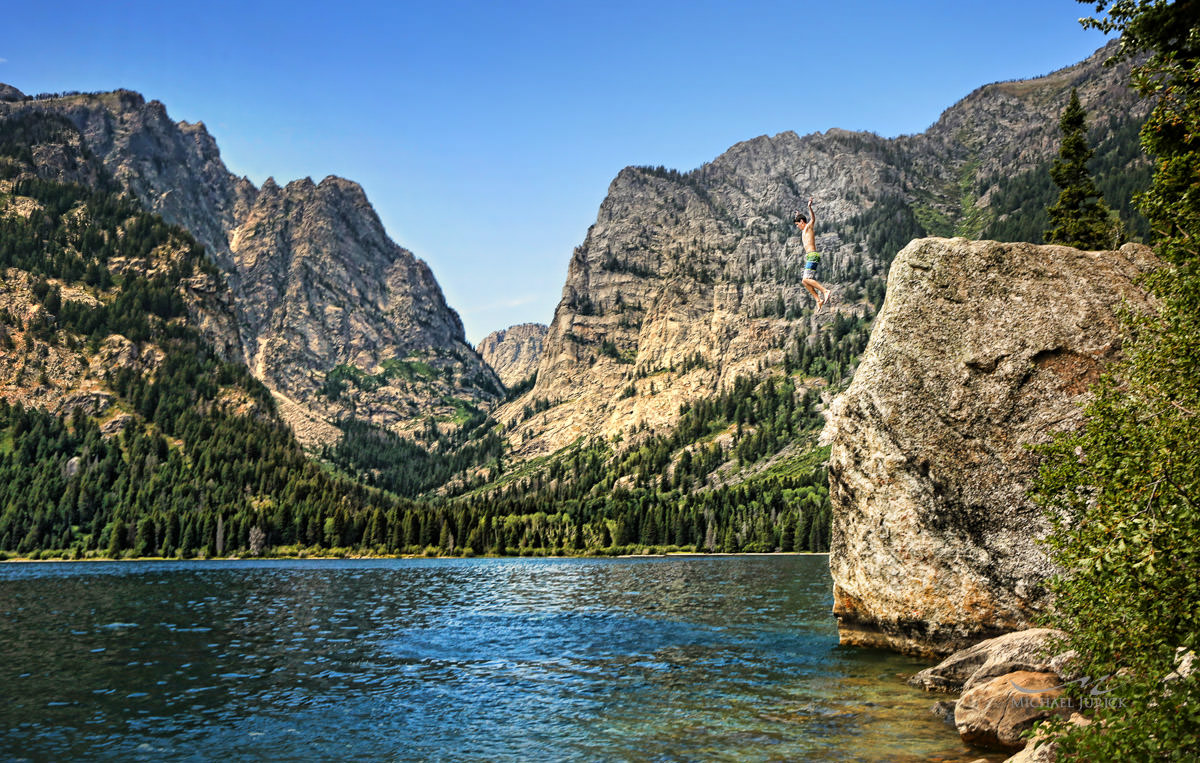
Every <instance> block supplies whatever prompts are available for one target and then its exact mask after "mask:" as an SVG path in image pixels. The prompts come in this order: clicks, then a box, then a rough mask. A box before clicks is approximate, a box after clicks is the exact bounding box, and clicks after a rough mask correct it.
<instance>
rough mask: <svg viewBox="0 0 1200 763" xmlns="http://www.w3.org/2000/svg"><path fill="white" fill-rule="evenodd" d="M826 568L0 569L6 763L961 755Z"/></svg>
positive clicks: (965, 756) (401, 563) (627, 564)
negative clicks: (856, 635)
mask: <svg viewBox="0 0 1200 763" xmlns="http://www.w3.org/2000/svg"><path fill="white" fill-rule="evenodd" d="M831 606H832V594H831V582H830V578H829V571H828V560H827V557H825V556H823V555H818V556H782V555H780V556H741V557H683V558H666V559H663V558H654V559H614V560H595V559H562V560H559V559H545V560H540V559H537V560H535V559H469V560H467V559H413V560H345V561H342V560H322V561H263V562H245V561H242V562H228V561H213V562H123V563H74V564H71V563H28V564H26V563H21V564H13V563H10V564H3V565H0V692H3V697H4V702H3V703H0V757H2V758H4V759H7V760H12V759H15V760H82V759H86V760H223V761H241V760H364V761H366V760H445V761H526V760H555V761H557V760H566V761H592V760H637V761H642V760H645V761H684V760H688V761H691V760H722V761H723V760H730V761H732V760H739V761H741V760H751V761H753V760H814V761H823V760H864V761H867V760H870V761H875V760H890V761H916V760H931V759H932V760H973V759H975V758H977V757H979V754H978V753H977V752H972V751H970V750H968V749H966V748H964V747H963V746H962V744H961V743H960V742H959V740H958V737H957V735H956V734H955V733H954V730H953V729H952V728H951V727H949V726H946V725H944V724H943V723H942V722H941V721H939V720H938V719H937V718H935V717H933V716H932V715H931V714H930V713H929V712H928V708H929V706H930V705H931V704H932V703H933V701H934V700H935V699H938V697H936V696H933V695H929V694H925V693H924V692H921V691H918V690H915V689H911V688H909V687H907V686H905V685H904V683H903V678H904V677H906V676H907V675H909V674H911V673H913V672H915V671H916V670H919V669H920V668H922V667H925V666H926V664H927V663H924V662H919V661H914V660H910V659H907V658H904V657H901V656H898V655H894V654H890V653H884V652H876V651H871V650H858V649H849V648H843V647H840V646H838V643H837V630H836V626H835V623H834V620H833V618H832V616H831V614H830V607H831Z"/></svg>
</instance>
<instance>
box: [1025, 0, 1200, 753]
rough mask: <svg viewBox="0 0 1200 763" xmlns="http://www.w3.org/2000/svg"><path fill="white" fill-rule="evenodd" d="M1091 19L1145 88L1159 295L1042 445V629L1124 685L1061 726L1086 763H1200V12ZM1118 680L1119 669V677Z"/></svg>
mask: <svg viewBox="0 0 1200 763" xmlns="http://www.w3.org/2000/svg"><path fill="white" fill-rule="evenodd" d="M1097 10H1100V11H1103V12H1104V13H1105V14H1106V15H1105V16H1104V17H1103V18H1101V19H1099V20H1093V21H1091V24H1092V25H1094V26H1098V27H1100V28H1102V29H1106V30H1120V31H1122V32H1123V33H1124V34H1123V37H1122V51H1123V54H1124V55H1131V54H1136V53H1139V52H1143V51H1145V52H1148V53H1149V54H1150V56H1149V58H1148V60H1147V61H1146V62H1145V63H1143V64H1141V65H1139V66H1137V67H1135V83H1136V84H1137V86H1138V88H1139V90H1140V91H1141V92H1142V93H1143V94H1145V95H1147V96H1151V97H1154V98H1155V99H1156V103H1155V108H1154V111H1153V112H1152V114H1151V115H1150V118H1149V119H1148V120H1147V122H1146V125H1145V127H1144V128H1143V131H1142V141H1143V145H1144V146H1145V147H1146V148H1147V150H1149V151H1151V152H1152V153H1153V154H1154V155H1155V161H1156V163H1155V176H1154V181H1153V184H1152V185H1151V188H1150V190H1149V191H1148V192H1147V193H1146V194H1145V195H1144V196H1143V197H1142V205H1143V209H1144V210H1145V211H1146V214H1147V217H1148V218H1149V220H1150V223H1151V225H1152V227H1153V230H1154V232H1155V234H1156V236H1157V240H1156V245H1157V248H1158V251H1159V253H1160V254H1161V256H1162V257H1163V258H1164V259H1165V260H1167V261H1168V262H1171V263H1174V265H1175V266H1174V267H1167V268H1164V269H1162V270H1160V271H1158V272H1156V273H1154V274H1153V275H1152V276H1150V277H1148V278H1147V279H1146V282H1145V285H1146V286H1147V288H1148V289H1149V290H1150V291H1151V292H1152V293H1153V294H1155V295H1156V296H1158V298H1159V299H1160V300H1161V304H1160V307H1159V309H1158V312H1157V313H1155V314H1152V315H1130V316H1128V318H1127V320H1126V328H1127V332H1126V333H1127V336H1126V340H1125V343H1124V347H1123V351H1124V355H1125V357H1124V360H1123V361H1122V362H1121V363H1119V364H1118V365H1117V366H1116V367H1114V368H1113V369H1112V370H1111V372H1110V374H1109V375H1108V376H1106V377H1105V378H1104V379H1103V380H1102V382H1101V384H1100V385H1099V387H1098V388H1097V390H1096V398H1095V400H1094V401H1093V402H1092V403H1091V404H1090V405H1089V406H1088V408H1087V411H1086V421H1085V425H1084V427H1083V429H1082V430H1081V431H1080V432H1078V433H1076V434H1074V435H1071V436H1068V437H1063V438H1060V439H1059V441H1058V442H1056V443H1055V445H1054V446H1053V447H1052V448H1051V449H1050V451H1049V453H1048V457H1047V460H1046V462H1045V463H1044V465H1043V467H1042V472H1041V477H1040V480H1039V484H1038V486H1037V489H1036V491H1035V495H1036V497H1037V498H1038V500H1039V501H1040V502H1041V503H1043V504H1044V505H1045V506H1046V507H1047V508H1048V510H1049V511H1050V512H1051V516H1053V517H1054V518H1055V525H1054V532H1053V533H1052V534H1051V535H1050V537H1049V539H1048V540H1049V543H1050V547H1051V548H1052V550H1053V552H1054V556H1055V558H1056V560H1057V561H1058V563H1059V564H1060V565H1062V567H1063V568H1064V570H1065V574H1064V575H1063V576H1061V577H1060V578H1058V579H1057V580H1055V581H1054V583H1053V588H1054V591H1055V593H1056V606H1055V611H1054V612H1053V613H1052V615H1051V616H1050V621H1051V622H1052V623H1053V624H1055V625H1057V626H1058V627H1061V628H1063V629H1064V630H1066V631H1067V633H1068V634H1069V640H1070V642H1071V645H1072V646H1073V647H1074V648H1076V649H1077V650H1079V653H1080V655H1081V657H1080V663H1079V664H1078V666H1077V667H1078V669H1079V670H1080V671H1081V672H1082V673H1084V674H1086V675H1090V676H1092V677H1094V678H1098V677H1101V676H1107V675H1111V674H1117V675H1116V676H1115V677H1114V678H1113V679H1111V680H1112V683H1111V688H1112V692H1111V694H1110V695H1108V696H1110V697H1113V698H1115V699H1117V700H1119V701H1120V705H1119V706H1118V707H1108V708H1104V709H1100V710H1098V711H1097V713H1096V714H1097V716H1098V718H1097V720H1098V722H1097V723H1094V724H1092V725H1091V726H1088V727H1085V728H1068V729H1063V728H1062V724H1060V725H1059V727H1060V730H1063V731H1064V733H1065V736H1064V737H1063V739H1062V741H1061V745H1062V746H1061V753H1060V754H1061V755H1062V756H1064V757H1066V758H1067V759H1079V760H1194V759H1196V758H1197V757H1200V709H1198V708H1200V703H1198V702H1197V700H1200V679H1198V678H1197V676H1195V675H1193V676H1192V677H1191V678H1187V679H1181V680H1179V681H1176V682H1174V683H1171V684H1169V685H1167V684H1163V683H1162V682H1161V679H1162V678H1163V677H1164V676H1165V675H1167V674H1168V673H1169V672H1170V671H1171V670H1172V669H1173V668H1174V666H1175V655H1176V650H1177V649H1179V648H1182V649H1185V650H1195V649H1197V648H1198V647H1200V644H1198V642H1200V608H1197V606H1196V603H1197V601H1200V505H1198V504H1200V449H1197V447H1196V443H1197V442H1198V441H1200V364H1198V363H1197V362H1196V358H1197V357H1200V252H1198V251H1197V247H1196V241H1197V240H1198V238H1197V237H1198V236H1200V194H1197V193H1196V192H1195V190H1196V185H1197V178H1198V177H1200V172H1198V168H1200V155H1198V154H1197V150H1198V149H1200V137H1198V132H1197V129H1196V127H1197V126H1198V125H1200V118H1198V117H1200V25H1198V24H1197V21H1198V20H1200V4H1198V3H1196V2H1194V1H1189V2H1177V3H1173V4H1167V3H1163V2H1149V1H1148V0H1142V1H1141V2H1133V1H1132V0H1122V1H1121V2H1114V3H1101V4H1099V5H1098V6H1097ZM1118 671H1120V672H1119V673H1118Z"/></svg>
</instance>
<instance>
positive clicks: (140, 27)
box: [0, 0, 1104, 342]
mask: <svg viewBox="0 0 1200 763" xmlns="http://www.w3.org/2000/svg"><path fill="white" fill-rule="evenodd" d="M1091 8H1092V6H1090V5H1082V4H1079V3H1077V2H1074V0H1009V1H1008V2H980V1H978V0H938V1H936V2H920V1H919V0H914V2H906V3H898V2H894V1H885V0H841V1H840V2H828V3H814V2H807V1H805V2H772V1H771V0H745V1H743V2H707V1H705V0H698V1H693V2H684V1H683V0H670V1H663V2H655V0H637V1H629V0H609V1H607V2H586V3H585V2H570V1H569V0H562V1H560V2H508V3H506V2H465V1H463V0H442V1H441V2H433V1H432V0H430V1H429V2H423V3H415V2H408V1H406V0H400V1H399V2H391V3H383V2H379V3H367V2H353V1H352V0H348V1H347V2H341V3H316V2H311V0H295V1H293V2H286V3H285V2H266V3H254V2H249V3H246V4H245V6H244V7H243V4H242V3H225V2H206V3H177V2H167V1H166V0H162V1H160V2H156V3H149V2H111V3H97V2H94V1H91V0H89V2H78V0H68V1H67V2H59V3H34V2H21V3H10V4H9V5H8V7H6V8H5V10H4V14H3V15H4V22H3V30H2V31H0V61H2V62H0V82H7V83H9V84H12V85H14V86H15V87H17V88H19V89H21V90H23V91H25V92H26V93H38V92H49V91H60V90H111V89H115V88H118V87H125V88H130V89H132V90H137V91H140V92H142V93H143V94H145V95H146V97H147V98H156V99H158V100H161V101H163V102H164V103H165V104H166V105H167V110H168V113H169V114H170V115H171V116H172V118H174V119H186V120H188V121H197V120H202V121H204V122H205V123H206V124H207V125H208V128H209V130H210V131H211V132H212V133H213V134H214V135H215V136H216V138H217V142H218V144H219V145H220V147H221V152H222V156H223V157H224V160H225V162H226V164H227V165H228V166H229V168H230V169H231V170H232V171H233V172H236V173H238V174H244V175H248V176H249V177H250V179H251V180H253V181H254V182H255V183H256V184H261V183H262V181H263V180H265V179H266V178H267V177H269V176H273V177H275V178H276V180H278V181H280V182H286V181H288V180H292V179H296V178H300V177H305V176H311V177H312V178H314V179H315V180H320V179H321V178H323V177H324V176H326V175H330V174H335V175H342V176H344V177H348V178H350V179H352V180H356V181H358V182H359V183H361V184H362V185H363V186H364V187H365V188H366V190H367V194H368V196H369V197H370V199H371V201H372V202H373V203H374V205H375V208H376V209H377V210H378V211H379V214H380V216H381V217H382V218H383V221H384V224H385V225H386V226H387V229H388V232H389V233H390V234H391V236H392V238H394V239H395V240H396V241H397V242H398V243H400V244H401V245H403V246H405V247H407V248H409V249H411V250H412V251H413V252H414V253H415V254H416V255H417V256H418V257H421V258H423V259H425V260H426V261H427V262H429V264H430V266H431V267H432V268H433V271H434V273H435V274H436V276H437V278H438V281H439V282H440V283H441V285H442V288H443V290H444V291H445V293H446V298H447V300H448V301H449V302H450V304H451V306H453V307H454V308H455V309H457V310H458V312H459V314H460V315H462V317H463V322H464V323H465V325H466V329H467V337H468V339H470V340H471V341H472V342H475V341H478V340H479V339H480V338H482V337H483V336H484V335H485V334H487V333H488V332H490V331H493V330H496V329H500V328H504V327H506V326H509V325H511V324H514V323H521V322H525V321H539V322H543V323H548V322H549V321H550V319H551V317H552V316H553V310H554V306H555V304H556V303H557V302H558V298H559V296H560V292H561V289H562V284H563V280H564V278H565V276H566V270H567V262H568V259H569V257H570V254H571V250H572V248H573V247H575V246H577V245H578V244H580V243H581V242H582V241H583V237H584V234H585V233H586V231H587V227H588V225H590V224H591V223H592V222H593V221H594V219H595V216H596V211H597V208H598V206H599V204H600V202H601V201H602V200H603V198H604V194H605V192H606V190H607V188H608V184H609V182H610V181H611V180H612V178H613V177H614V176H615V175H616V173H617V172H618V171H620V169H621V168H622V167H624V166H626V165H630V164H653V165H658V164H663V165H666V166H668V167H674V168H677V169H680V170H688V169H692V168H694V167H697V166H699V165H701V164H703V163H704V162H706V161H709V160H711V159H713V158H714V157H716V156H717V155H719V154H720V153H722V152H723V151H724V150H725V149H727V148H728V147H729V146H731V145H733V144H734V143H737V142H738V141H742V140H747V139H749V138H753V137H755V136H758V135H763V134H772V135H773V134H775V133H779V132H783V131H785V130H794V131H795V132H797V133H800V134H802V135H803V134H806V133H810V132H816V131H824V130H827V129H829V128H831V127H842V128H847V129H857V130H871V131H874V132H877V133H879V134H881V135H885V136H894V135H900V134H906V133H914V132H920V131H922V130H924V129H925V128H926V127H928V126H929V125H930V124H931V123H933V122H934V121H935V120H936V119H937V117H938V115H939V114H940V113H941V112H942V110H944V109H945V108H947V107H948V106H950V105H951V104H953V103H954V102H955V101H957V100H958V99H960V98H962V97H963V96H965V95H966V94H967V93H969V92H970V91H971V90H973V89H975V88H976V87H978V86H980V85H983V84H986V83H988V82H994V81H997V80H1006V79H1014V78H1023V77H1032V76H1037V75H1041V74H1045V73H1047V72H1049V71H1052V70H1054V69H1057V68H1060V67H1062V66H1066V65H1069V64H1072V63H1074V62H1076V61H1079V60H1081V59H1083V58H1085V57H1086V56H1088V55H1089V54H1091V53H1092V52H1093V51H1094V50H1095V49H1096V48H1098V47H1100V46H1101V45H1103V44H1104V37H1103V36H1102V35H1100V34H1099V33H1098V32H1095V31H1085V30H1083V29H1082V28H1081V27H1080V25H1079V23H1078V21H1077V20H1078V18H1079V17H1080V16H1083V15H1086V14H1087V13H1088V12H1090V10H1091Z"/></svg>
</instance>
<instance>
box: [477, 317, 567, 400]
mask: <svg viewBox="0 0 1200 763" xmlns="http://www.w3.org/2000/svg"><path fill="white" fill-rule="evenodd" d="M548 330H549V328H548V327H547V326H545V325H543V324H541V323H521V324H518V325H516V326H509V327H508V328H506V329H503V330H501V331H493V332H492V333H490V334H488V335H487V336H485V337H484V338H483V341H481V342H480V343H479V346H478V347H476V348H475V349H476V350H477V351H478V352H479V355H480V357H482V358H483V361H484V362H485V363H487V364H488V365H489V366H491V367H492V369H493V370H494V371H495V372H496V373H497V374H498V375H499V376H500V381H502V382H504V386H505V387H512V386H514V385H516V384H519V383H520V382H523V381H525V380H526V379H528V378H529V377H530V376H533V374H534V373H536V372H537V367H538V361H539V360H541V359H542V342H544V341H545V339H546V332H547V331H548Z"/></svg>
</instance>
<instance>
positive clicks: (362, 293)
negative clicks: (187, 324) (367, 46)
mask: <svg viewBox="0 0 1200 763" xmlns="http://www.w3.org/2000/svg"><path fill="white" fill-rule="evenodd" d="M29 112H39V113H50V114H56V115H59V116H61V117H64V118H65V119H66V120H68V121H69V123H70V124H72V125H74V127H75V128H76V129H77V130H78V133H79V135H80V136H81V138H82V145H83V147H84V148H85V149H86V150H87V151H88V152H89V153H90V154H91V155H94V156H95V157H97V158H98V160H99V162H100V163H101V164H102V166H103V167H104V169H105V170H106V171H107V172H108V173H109V174H111V175H112V176H113V177H114V178H115V179H116V180H117V182H118V183H119V184H120V185H121V186H122V187H124V188H125V189H127V190H128V191H130V192H131V193H133V194H134V195H135V196H136V197H137V198H138V200H139V201H141V203H142V204H143V205H144V206H145V208H146V209H147V210H149V211H152V212H155V213H158V214H161V215H162V216H163V217H164V219H166V220H167V221H168V222H171V223H175V224H178V225H181V226H183V227H184V228H186V229H187V230H189V231H190V232H191V233H192V235H194V236H195V237H196V239H197V240H198V241H199V242H200V243H202V244H204V246H205V247H206V248H207V250H208V251H209V253H210V255H211V256H212V258H213V259H214V260H215V261H216V262H217V264H218V265H219V266H220V269H221V271H222V276H223V278H224V281H225V282H226V283H227V284H228V292H227V294H228V296H227V297H226V299H227V300H228V301H229V303H230V305H231V306H232V308H233V310H234V312H235V313H236V318H237V319H236V321H233V322H226V323H225V324H224V325H217V324H216V323H212V324H211V325H210V326H209V327H208V328H209V330H210V333H211V336H210V339H212V340H213V341H214V343H215V344H216V345H217V346H218V347H220V348H223V349H224V351H225V353H226V355H227V356H228V357H237V358H241V359H243V360H244V361H245V362H246V363H247V364H248V365H249V366H250V368H251V369H252V371H253V372H254V373H255V375H256V376H257V377H258V378H259V379H260V380H261V381H263V382H264V383H265V384H266V385H267V387H268V388H269V389H270V390H271V391H272V392H273V393H274V394H275V395H276V399H277V401H278V403H279V404H280V409H281V412H282V413H283V415H284V417H285V418H286V419H287V420H288V422H289V423H290V424H292V426H293V428H294V429H295V430H296V433H297V435H298V436H299V438H300V439H301V441H302V442H305V443H306V444H308V445H319V444H323V443H327V442H330V441H331V440H333V439H336V438H337V437H338V436H339V432H338V430H337V429H336V427H334V426H333V422H335V421H336V420H337V419H339V418H341V417H344V416H356V417H358V418H361V419H366V420H369V421H371V422H373V423H375V424H378V425H380V426H385V427H388V428H391V429H393V430H394V431H398V432H404V431H408V430H411V429H414V428H416V427H418V426H423V425H425V424H426V422H428V421H430V420H432V421H434V422H443V423H444V424H443V425H444V426H453V421H454V420H455V418H456V417H457V416H459V414H460V412H461V411H462V410H463V409H464V408H468V407H474V406H487V405H489V404H490V403H491V402H492V401H494V400H496V399H498V397H499V396H500V394H501V388H500V384H499V380H498V379H497V378H496V376H495V374H494V373H493V372H492V371H491V369H489V368H488V367H487V366H486V364H484V363H483V361H482V360H481V359H480V358H479V356H478V355H477V354H476V353H475V351H474V350H473V349H472V348H471V347H470V346H469V345H468V344H467V342H466V339H465V336H464V334H463V330H462V324H461V321H460V320H459V318H458V315H457V314H456V313H455V312H454V311H453V310H451V309H450V308H449V307H448V306H447V305H446V302H445V299H444V297H443V295H442V293H441V289H440V287H439V286H438V284H437V282H436V280H435V279H434V277H433V275H432V273H431V272H430V270H429V268H428V266H427V265H426V264H425V263H424V262H422V261H421V260H419V259H417V258H416V257H414V256H413V254H412V253H411V252H409V251H407V250H406V249H404V248H402V247H400V246H398V245H396V244H395V243H394V242H393V241H391V239H389V238H388V236H387V234H386V232H385V231H384V230H383V226H382V224H381V223H380V221H379V218H378V216H377V215H376V214H375V212H374V210H373V209H372V208H371V205H370V204H369V202H368V201H367V199H366V196H365V194H364V193H363V191H362V189H361V188H360V187H359V186H358V185H356V184H354V183H351V182H350V181H346V180H343V179H341V178H336V177H329V178H326V179H325V180H323V181H322V182H321V183H320V184H315V183H313V182H312V181H311V180H307V179H306V180H301V181H297V182H294V183H290V184H288V185H287V186H286V187H282V188H281V187H280V186H278V185H277V184H276V183H275V182H274V181H272V180H268V181H267V182H266V183H265V184H264V186H263V188H261V189H258V188H255V186H254V185H253V184H252V183H251V182H250V181H249V180H248V179H246V178H238V177H236V176H234V175H233V174H232V173H230V172H229V171H228V169H226V167H225V165H224V163H223V162H222V161H221V157H220V152H219V151H218V149H217V145H216V142H215V140H214V139H213V138H212V136H211V135H209V133H208V131H207V129H206V128H205V126H204V125H203V123H195V124H190V123H187V122H174V121H172V120H171V119H170V118H169V117H168V116H167V112H166V108H165V107H164V106H163V104H161V103H159V102H158V101H149V102H147V101H146V100H145V99H144V98H143V97H142V96H141V95H139V94H137V93H133V92H130V91H124V90H122V91H116V92H113V93H100V94H77V95H64V96H58V97H49V98H38V99H32V100H31V99H22V97H21V96H20V94H19V93H16V94H15V95H13V96H11V98H10V100H8V101H7V102H4V103H0V118H2V119H10V120H11V119H14V118H19V117H20V115H21V114H24V113H29ZM210 286H211V285H210ZM212 288H217V287H216V286H212Z"/></svg>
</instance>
